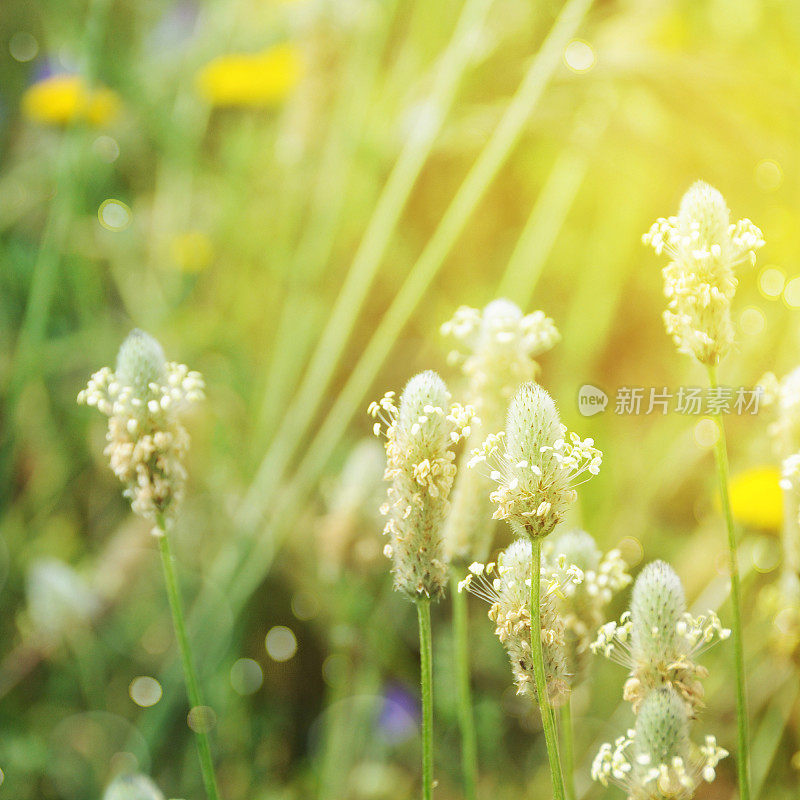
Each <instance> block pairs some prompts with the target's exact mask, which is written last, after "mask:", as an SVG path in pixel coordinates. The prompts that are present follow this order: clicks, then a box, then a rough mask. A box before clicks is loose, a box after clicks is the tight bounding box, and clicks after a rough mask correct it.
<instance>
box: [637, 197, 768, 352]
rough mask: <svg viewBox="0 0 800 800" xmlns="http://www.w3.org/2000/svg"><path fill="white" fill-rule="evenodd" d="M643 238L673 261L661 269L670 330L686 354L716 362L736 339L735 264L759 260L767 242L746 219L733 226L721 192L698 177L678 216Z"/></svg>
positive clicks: (662, 221)
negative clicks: (733, 305)
mask: <svg viewBox="0 0 800 800" xmlns="http://www.w3.org/2000/svg"><path fill="white" fill-rule="evenodd" d="M642 239H643V241H644V243H645V244H647V245H650V246H652V248H653V249H654V250H655V252H656V254H657V255H660V254H661V253H662V251H663V252H666V253H667V255H668V256H669V257H670V258H671V259H672V260H671V261H670V263H669V264H668V265H667V266H666V267H665V268H664V270H663V275H664V294H665V295H666V297H667V300H668V304H667V310H666V311H665V312H664V324H665V326H666V329H667V333H668V334H669V335H670V336H671V337H672V338H673V340H674V341H675V344H676V345H677V346H678V349H679V350H680V351H681V352H682V353H687V354H689V355H693V356H694V357H695V358H696V359H697V360H698V361H700V362H701V363H703V364H706V365H708V366H715V365H716V364H718V363H719V361H720V359H721V358H722V357H723V356H724V355H725V354H726V353H727V351H728V350H729V349H730V347H731V345H732V344H733V340H734V334H733V324H732V322H731V301H732V300H733V296H734V294H735V292H736V285H737V279H736V273H735V267H736V266H738V265H739V264H740V263H742V262H744V261H750V262H751V263H755V254H756V250H758V249H759V248H760V247H762V246H763V245H764V239H763V237H762V235H761V231H760V230H759V229H758V228H757V227H756V226H755V225H753V223H752V222H750V220H748V219H742V220H739V222H737V223H735V224H731V222H730V212H729V211H728V207H727V205H726V204H725V200H724V198H723V197H722V195H721V194H720V193H719V192H718V191H717V190H716V189H714V188H712V187H711V186H709V185H708V184H707V183H704V182H703V181H697V182H696V183H694V184H693V185H692V186H691V187H690V188H689V190H688V191H687V192H686V194H685V195H684V196H683V199H682V200H681V205H680V210H679V211H678V216H677V217H668V218H666V219H664V218H663V217H662V218H661V219H659V220H657V221H656V222H655V223H654V224H653V226H652V227H651V228H650V230H649V231H648V232H647V233H646V234H645V235H644V236H643V237H642Z"/></svg>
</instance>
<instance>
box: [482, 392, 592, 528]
mask: <svg viewBox="0 0 800 800" xmlns="http://www.w3.org/2000/svg"><path fill="white" fill-rule="evenodd" d="M601 462H602V453H601V452H600V451H599V450H597V449H596V448H595V447H594V442H593V440H592V439H585V440H584V439H581V438H580V437H578V436H577V435H576V434H574V433H571V434H569V436H568V435H567V429H566V428H565V427H564V426H563V425H562V424H561V420H560V419H559V416H558V411H557V410H556V407H555V403H554V402H553V400H552V398H551V397H550V395H549V394H548V393H547V392H546V391H545V390H544V389H542V388H541V387H540V386H537V385H536V384H535V383H526V384H523V385H522V386H521V387H520V388H519V390H518V391H517V393H516V394H515V395H514V399H513V400H512V401H511V405H510V407H509V409H508V418H507V421H506V430H505V432H500V433H497V434H490V435H489V436H488V437H487V439H486V441H485V442H484V443H483V446H482V447H481V448H480V449H478V450H476V451H475V453H474V456H473V458H472V460H471V461H470V466H475V465H476V464H480V463H486V464H488V465H489V467H490V469H491V472H490V477H491V479H492V480H493V481H494V482H496V483H497V489H496V490H495V491H493V492H492V493H491V495H490V496H489V499H490V500H491V501H492V502H493V503H495V504H496V505H497V508H496V510H495V512H494V515H493V518H494V519H505V520H508V522H509V523H510V525H511V527H512V529H513V530H514V532H515V533H516V534H517V535H518V536H528V537H530V538H536V537H542V536H547V535H548V534H549V533H551V532H552V530H553V528H554V527H555V526H556V525H557V524H558V523H559V522H560V521H561V520H562V519H563V517H564V514H565V513H566V511H567V508H568V507H569V506H570V505H571V504H572V503H573V502H575V499H576V498H577V494H576V492H575V487H576V486H578V485H580V484H581V483H583V482H584V481H586V480H588V479H589V478H590V477H591V476H592V475H597V474H598V472H599V471H600V464H601Z"/></svg>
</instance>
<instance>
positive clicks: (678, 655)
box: [591, 561, 731, 716]
mask: <svg viewBox="0 0 800 800" xmlns="http://www.w3.org/2000/svg"><path fill="white" fill-rule="evenodd" d="M730 633H731V632H730V630H729V629H728V628H723V627H722V624H721V623H720V621H719V618H718V617H717V615H716V614H715V613H714V612H713V611H709V613H708V614H707V615H701V616H699V617H693V616H692V615H691V614H689V613H688V612H687V611H686V599H685V596H684V592H683V585H682V584H681V581H680V578H679V577H678V575H677V574H676V573H675V571H674V570H673V569H672V567H670V566H669V564H666V563H665V562H663V561H653V562H651V563H650V564H648V565H647V566H646V567H645V568H644V569H643V570H642V572H641V573H640V575H639V577H638V578H637V579H636V583H635V584H634V587H633V593H632V597H631V604H630V610H629V611H626V612H625V613H624V614H623V615H622V617H621V619H620V621H619V623H617V622H608V623H606V624H605V625H603V626H602V627H601V628H600V630H599V631H598V634H597V638H596V639H595V641H594V642H593V643H592V645H591V649H592V651H593V652H595V653H597V652H600V653H602V654H603V655H605V656H606V657H607V658H610V659H612V660H614V661H617V662H618V663H620V664H622V665H624V666H626V667H628V668H629V669H630V677H629V678H628V680H627V682H626V684H625V690H624V697H625V699H626V700H628V701H629V702H630V703H631V704H632V705H633V710H634V712H638V711H639V708H640V706H641V704H642V702H643V700H644V699H645V698H646V697H647V696H648V695H649V694H650V693H651V692H652V691H654V690H657V689H661V688H664V687H671V688H672V689H674V690H675V692H676V693H677V694H678V695H679V696H680V697H681V698H682V699H683V701H684V702H685V704H686V707H687V713H688V714H689V715H690V716H694V712H695V709H696V708H697V707H698V706H700V705H702V700H703V686H702V684H701V683H700V680H701V679H702V678H705V677H706V676H707V675H708V671H707V670H706V669H705V667H703V666H701V665H700V664H697V663H696V660H695V659H696V658H697V656H698V655H700V654H701V653H702V652H703V651H705V650H706V649H708V647H710V646H711V645H712V644H714V643H715V642H716V641H719V640H721V639H727V638H728V637H729V636H730Z"/></svg>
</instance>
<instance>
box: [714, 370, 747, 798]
mask: <svg viewBox="0 0 800 800" xmlns="http://www.w3.org/2000/svg"><path fill="white" fill-rule="evenodd" d="M708 379H709V383H710V385H711V388H712V389H716V388H717V385H718V384H717V370H716V368H715V367H711V366H710V367H709V368H708ZM714 421H715V422H716V424H717V430H718V434H719V435H718V436H717V441H716V443H715V445H714V457H715V459H716V462H717V476H718V478H719V493H720V500H721V501H722V511H723V514H724V516H725V525H726V527H727V529H728V563H729V569H730V573H731V607H732V611H733V624H732V625H731V630H732V633H733V635H732V636H731V638H732V640H733V650H734V665H735V668H736V720H737V728H738V734H739V736H738V738H739V753H738V758H737V761H736V768H737V772H738V777H739V797H740V798H741V800H750V751H749V734H748V719H747V694H746V688H745V675H744V647H743V642H742V593H741V587H740V583H739V560H738V556H737V551H736V531H735V529H734V526H733V514H732V512H731V501H730V496H729V493H728V485H729V482H730V478H729V470H728V447H727V442H726V439H725V425H724V423H723V421H722V416H721V415H720V414H715V415H714Z"/></svg>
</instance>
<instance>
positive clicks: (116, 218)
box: [97, 198, 132, 231]
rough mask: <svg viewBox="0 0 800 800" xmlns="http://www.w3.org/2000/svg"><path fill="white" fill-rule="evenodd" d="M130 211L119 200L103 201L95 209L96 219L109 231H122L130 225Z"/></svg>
mask: <svg viewBox="0 0 800 800" xmlns="http://www.w3.org/2000/svg"><path fill="white" fill-rule="evenodd" d="M131 217H132V214H131V210H130V208H128V206H126V205H125V203H123V202H122V201H121V200H115V199H113V198H109V199H108V200H103V202H102V203H101V204H100V208H98V209H97V219H99V220H100V224H101V225H102V226H103V227H104V228H105V229H106V230H109V231H124V230H125V228H127V227H128V225H130V224H131Z"/></svg>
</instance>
